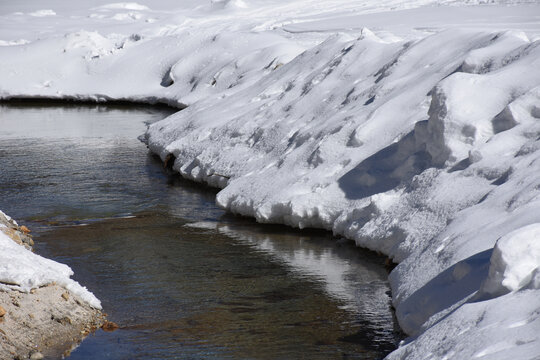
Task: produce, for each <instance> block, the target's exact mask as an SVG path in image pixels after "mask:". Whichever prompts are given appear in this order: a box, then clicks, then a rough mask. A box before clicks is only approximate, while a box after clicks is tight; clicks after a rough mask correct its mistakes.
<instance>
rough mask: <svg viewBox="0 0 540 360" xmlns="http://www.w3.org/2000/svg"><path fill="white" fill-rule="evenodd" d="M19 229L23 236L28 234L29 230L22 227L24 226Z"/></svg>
mask: <svg viewBox="0 0 540 360" xmlns="http://www.w3.org/2000/svg"><path fill="white" fill-rule="evenodd" d="M20 229H21V231H22V232H23V233H25V234H29V233H30V229H29V228H27V227H26V226H24V225H23V226H21V228H20Z"/></svg>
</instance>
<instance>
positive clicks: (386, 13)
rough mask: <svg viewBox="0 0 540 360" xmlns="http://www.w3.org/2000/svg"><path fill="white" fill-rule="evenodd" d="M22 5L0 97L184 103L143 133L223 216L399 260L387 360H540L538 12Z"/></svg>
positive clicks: (327, 4)
mask: <svg viewBox="0 0 540 360" xmlns="http://www.w3.org/2000/svg"><path fill="white" fill-rule="evenodd" d="M16 3H17V4H15V2H10V1H8V2H6V3H5V4H4V3H3V4H2V5H0V24H2V25H0V27H1V30H2V31H1V32H0V37H1V38H0V40H1V42H0V43H1V44H2V45H4V46H1V47H0V79H1V81H0V98H4V99H9V98H13V97H52V98H69V99H91V100H95V101H106V100H108V99H128V100H132V101H142V102H148V103H155V102H164V103H168V104H171V105H174V106H182V105H183V104H186V105H189V107H188V108H187V109H185V110H183V111H181V112H178V113H176V114H174V115H172V116H170V117H169V118H167V119H165V120H163V121H161V122H158V123H155V124H153V125H152V126H151V127H150V128H149V129H148V132H147V133H146V139H147V141H148V144H149V146H150V149H151V150H152V151H154V152H155V153H157V154H159V155H160V156H161V158H162V159H163V160H165V159H166V158H167V157H168V156H170V155H171V154H172V155H174V157H175V162H174V169H176V170H177V171H178V172H180V173H181V174H182V175H183V176H184V177H186V178H189V179H192V180H195V181H201V182H206V183H209V184H210V185H212V186H217V187H220V188H222V190H221V191H220V192H219V193H218V195H217V202H218V204H220V205H221V206H223V207H224V208H227V209H229V210H230V211H233V212H235V213H239V214H243V215H248V216H253V217H255V218H256V219H257V220H258V221H260V222H273V223H285V224H288V225H291V226H296V227H320V228H325V229H328V230H332V231H333V232H334V233H336V234H339V235H343V236H345V237H347V238H350V239H353V240H355V241H356V243H357V244H358V245H359V246H363V247H367V248H370V249H373V250H377V251H380V252H383V253H385V254H387V255H388V256H390V257H391V258H392V259H394V260H395V261H397V262H399V263H400V264H399V266H398V267H397V268H396V269H395V270H394V271H393V272H392V273H391V275H390V282H391V286H392V290H393V302H394V306H395V307H396V314H397V317H398V321H399V323H400V325H401V327H402V328H403V330H404V331H405V332H406V333H407V334H408V335H410V336H411V337H410V338H408V339H407V340H406V341H405V342H404V344H403V345H402V346H401V347H400V348H399V349H398V350H396V351H395V352H393V353H392V354H390V355H389V356H388V358H390V359H405V358H411V359H422V358H426V359H427V358H441V359H442V358H446V359H464V358H489V359H499V358H500V359H505V358H509V357H510V358H516V359H533V358H538V357H540V319H539V314H540V290H539V289H538V287H539V286H538V284H539V283H540V270H538V267H539V266H540V260H539V257H538V243H539V242H540V239H539V236H538V226H539V225H538V224H540V176H539V175H538V174H540V152H539V151H540V71H539V69H540V4H538V2H537V1H519V0H515V1H505V0H498V1H489V2H488V1H466V0H455V1H454V0H439V1H434V0H433V1H431V0H415V1H401V0H385V1H374V0H372V1H362V2H356V1H345V0H325V1H315V0H297V1H292V2H291V1H285V0H271V1H268V0H265V1H262V0H244V1H233V0H231V1H210V0H208V1H205V2H200V1H195V0H182V1H175V2H172V1H171V0H159V1H157V0H156V1H152V2H150V1H140V2H138V3H109V2H107V1H105V0H94V1H91V2H90V3H88V4H86V3H85V5H84V6H83V5H81V6H79V7H77V8H75V7H72V5H66V4H63V3H61V2H58V1H56V0H49V1H47V2H46V3H47V5H46V7H47V8H49V7H50V8H51V9H53V11H55V12H56V14H57V15H56V16H54V17H43V18H35V17H34V18H32V19H33V20H32V22H30V21H28V19H30V18H29V16H30V15H28V14H29V13H31V12H34V11H37V10H39V9H41V8H42V7H43V6H45V5H43V4H42V2H38V1H28V2H25V4H24V5H23V4H18V2H16ZM486 3H489V4H486ZM79 4H81V3H79ZM14 12H17V13H19V14H18V15H16V16H15V15H13V13H14ZM52 19H54V27H51V26H48V27H47V25H50V24H52V21H53V20H52ZM119 20H120V21H119ZM23 24H24V25H23ZM38 29H39V30H38ZM20 39H26V40H25V41H28V42H29V43H17V41H19V40H20ZM59 64H61V66H59Z"/></svg>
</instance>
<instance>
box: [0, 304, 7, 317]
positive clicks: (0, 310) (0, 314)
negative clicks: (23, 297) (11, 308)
mask: <svg viewBox="0 0 540 360" xmlns="http://www.w3.org/2000/svg"><path fill="white" fill-rule="evenodd" d="M4 315H6V309H4V308H3V307H1V306H0V317H3V316H4Z"/></svg>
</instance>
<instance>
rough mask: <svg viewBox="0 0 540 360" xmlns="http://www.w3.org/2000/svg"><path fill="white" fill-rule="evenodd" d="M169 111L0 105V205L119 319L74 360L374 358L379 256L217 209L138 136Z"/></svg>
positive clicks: (381, 322)
mask: <svg viewBox="0 0 540 360" xmlns="http://www.w3.org/2000/svg"><path fill="white" fill-rule="evenodd" d="M168 113H170V112H168V111H162V110H148V109H144V110H141V109H137V110H132V109H126V108H112V109H110V108H107V110H105V111H104V110H103V108H102V107H92V106H90V107H63V108H57V107H45V108H44V107H29V108H28V107H11V106H0V169H2V171H1V172H0V209H3V210H4V211H6V212H7V213H8V214H10V215H12V216H14V217H15V218H17V219H21V220H22V221H23V222H24V223H26V224H27V225H29V226H30V227H31V228H32V229H33V230H34V233H35V239H36V240H37V241H36V243H37V246H36V251H37V252H38V253H40V254H43V255H45V256H48V257H51V258H53V259H56V260H58V261H61V262H64V263H67V264H68V265H70V266H71V267H72V268H73V269H74V270H75V274H76V275H75V278H76V279H77V280H79V281H81V282H82V283H84V284H85V285H86V286H87V287H88V288H90V289H91V290H92V291H93V292H94V293H95V294H96V295H97V296H98V297H99V298H100V299H101V300H102V304H103V306H104V308H105V309H106V312H108V313H109V317H110V319H111V320H112V321H115V322H117V323H119V324H120V325H121V329H120V330H118V331H115V332H112V333H105V332H102V331H99V332H97V333H96V334H95V335H94V336H91V337H89V338H88V339H87V340H85V341H84V342H83V343H82V345H81V346H80V347H79V348H78V349H77V350H76V351H74V352H73V354H72V355H71V357H70V358H73V359H96V358H108V359H172V358H175V359H177V358H182V359H183V358H186V359H187V358H208V359H210V358H239V359H245V358H250V359H253V358H260V359H266V358H268V359H275V358H310V359H316V358H321V359H327V358H342V357H344V356H348V357H352V358H363V359H373V358H378V357H382V356H383V355H384V354H385V353H387V352H388V351H389V350H391V349H392V348H393V346H394V344H395V342H396V340H397V337H396V335H395V333H394V332H393V330H394V325H393V324H394V322H393V320H392V315H391V312H390V306H389V298H388V296H387V294H386V291H387V290H388V287H387V283H386V281H385V279H386V274H385V271H384V269H383V266H382V259H381V258H378V257H375V256H373V254H370V253H365V252H361V251H358V249H356V248H354V247H353V246H352V245H351V244H348V243H346V242H336V240H335V239H332V237H331V236H330V235H329V234H328V233H324V232H309V231H304V232H299V231H294V230H291V229H288V228H284V227H279V226H270V225H265V226H262V225H258V224H255V223H254V222H252V221H248V220H243V219H239V218H236V217H232V216H229V215H226V214H225V213H224V212H223V211H222V210H221V209H219V208H217V207H216V206H215V203H214V195H215V191H213V190H209V189H207V188H204V187H201V186H198V185H194V184H192V183H189V182H186V181H184V180H182V179H180V178H179V177H178V176H177V175H174V174H171V173H167V172H166V171H165V170H164V169H163V167H162V165H161V163H160V162H159V161H158V160H156V159H155V158H154V157H153V156H151V155H150V154H148V151H147V149H146V148H145V146H144V145H143V144H141V143H140V142H139V141H138V140H137V136H138V135H139V134H141V133H142V132H144V129H145V126H146V125H145V124H146V123H148V122H153V121H156V120H158V119H161V118H162V117H164V116H166V115H167V114H168Z"/></svg>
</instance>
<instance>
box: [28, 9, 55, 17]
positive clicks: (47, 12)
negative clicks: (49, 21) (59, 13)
mask: <svg viewBox="0 0 540 360" xmlns="http://www.w3.org/2000/svg"><path fill="white" fill-rule="evenodd" d="M28 15H29V16H33V17H45V16H55V15H56V12H54V11H53V10H51V9H44V10H37V11H34V12H31V13H29V14H28Z"/></svg>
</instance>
